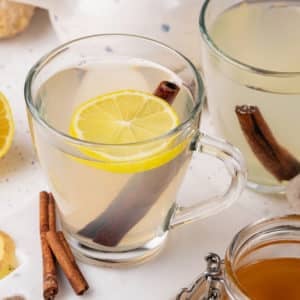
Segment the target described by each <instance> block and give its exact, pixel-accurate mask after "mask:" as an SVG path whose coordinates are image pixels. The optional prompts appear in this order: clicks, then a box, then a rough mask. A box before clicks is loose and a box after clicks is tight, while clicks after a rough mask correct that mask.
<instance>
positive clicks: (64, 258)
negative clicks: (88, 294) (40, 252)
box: [46, 231, 89, 295]
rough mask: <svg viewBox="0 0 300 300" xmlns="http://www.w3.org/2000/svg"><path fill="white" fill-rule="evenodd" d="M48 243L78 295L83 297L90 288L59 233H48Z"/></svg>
mask: <svg viewBox="0 0 300 300" xmlns="http://www.w3.org/2000/svg"><path fill="white" fill-rule="evenodd" d="M46 238H47V242H48V244H49V246H50V248H51V250H52V252H53V253H54V255H55V257H56V259H57V261H58V263H59V265H60V267H61V268H62V270H63V272H64V274H65V275H66V277H67V279H68V281H69V282H70V284H71V286H72V288H73V290H74V291H75V293H76V294H77V295H82V294H83V293H84V292H85V291H87V289H88V288H89V287H88V285H87V283H86V280H85V279H84V277H83V276H82V273H81V272H80V271H79V268H78V265H77V264H76V261H75V260H72V259H70V257H69V255H70V253H67V251H66V250H65V247H64V245H63V244H62V242H61V240H60V238H59V236H58V234H57V232H55V231H48V232H47V233H46Z"/></svg>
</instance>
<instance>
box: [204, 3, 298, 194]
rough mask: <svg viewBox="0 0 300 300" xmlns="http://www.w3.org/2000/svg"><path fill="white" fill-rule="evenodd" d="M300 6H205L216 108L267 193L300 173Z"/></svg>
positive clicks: (210, 94)
mask: <svg viewBox="0 0 300 300" xmlns="http://www.w3.org/2000/svg"><path fill="white" fill-rule="evenodd" d="M299 12H300V10H299V2H298V1H278V0H271V1H264V0H261V1H248V0H245V1H241V0H223V1H222V0H221V1H220V0H206V1H205V3H204V5H203V7H202V11H201V16H200V31H201V34H202V44H203V47H202V68H203V73H204V77H205V84H206V93H207V99H208V107H209V111H210V113H211V115H212V118H213V121H214V125H215V126H216V128H217V130H218V131H219V133H220V134H221V136H224V138H225V139H226V140H228V141H229V142H231V143H233V144H234V145H236V146H237V147H239V149H240V150H241V152H242V153H243V155H244V157H245V160H246V164H247V167H248V175H249V176H248V178H249V184H248V185H249V187H251V188H253V189H255V190H257V191H260V192H266V193H273V192H274V193H278V192H284V191H285V186H286V183H287V182H288V181H289V180H290V179H292V178H294V177H295V176H296V175H298V173H300V163H299V162H298V159H299V157H300V140H299V139H295V136H297V134H298V133H297V129H296V128H297V126H295V124H297V123H298V120H299V116H298V111H299V101H298V100H299V95H300V88H299V87H300V65H299V63H298V61H299V60H298V57H299V55H298V54H299V47H298V41H299V39H300V36H299V34H298V33H299V31H298V30H296V28H298V27H299V26H297V25H296V23H297V22H299V25H300V13H299ZM281 20H283V21H281ZM296 36H297V37H296ZM266 37H268V38H266ZM216 86H217V88H216ZM250 118H253V119H250ZM299 160H300V159H299Z"/></svg>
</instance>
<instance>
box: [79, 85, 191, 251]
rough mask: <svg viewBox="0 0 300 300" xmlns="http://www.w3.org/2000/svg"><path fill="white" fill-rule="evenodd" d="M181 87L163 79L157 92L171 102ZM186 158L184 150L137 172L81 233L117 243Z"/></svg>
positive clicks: (143, 214) (101, 242)
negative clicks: (153, 167)
mask: <svg viewBox="0 0 300 300" xmlns="http://www.w3.org/2000/svg"><path fill="white" fill-rule="evenodd" d="M179 90H180V88H179V87H178V86H177V85H176V84H175V83H172V82H167V81H163V82H161V83H160V84H159V86H158V87H157V89H156V90H155V92H154V95H155V96H158V97H160V98H162V99H164V100H165V101H167V102H168V103H170V104H171V103H172V102H173V100H174V99H175V97H176V95H177V94H178V92H179ZM184 160H185V157H184V154H183V153H182V154H179V156H177V157H176V158H175V159H173V160H171V161H170V162H168V163H166V164H165V165H163V166H161V167H159V168H157V169H153V170H149V171H146V172H143V173H138V174H136V175H134V176H133V177H132V178H131V179H130V180H129V182H128V183H127V184H126V185H125V187H124V188H123V189H122V190H121V191H120V192H119V194H118V195H117V196H116V198H115V199H114V200H113V201H112V202H111V204H110V205H109V206H108V208H107V209H106V210H105V211H104V212H103V213H102V214H101V215H99V216H98V217H97V218H96V219H95V220H94V221H92V222H90V223H89V224H87V225H86V226H85V227H84V228H83V229H82V230H80V231H79V234H80V235H83V236H85V237H88V238H91V239H92V240H93V241H94V242H96V243H98V244H101V245H104V246H107V247H114V246H116V245H118V243H119V242H120V241H121V240H122V239H123V237H124V236H125V235H126V234H127V233H128V232H129V231H130V229H131V228H132V227H133V226H135V225H136V224H137V223H138V222H139V221H140V220H141V219H142V218H143V217H144V216H145V215H146V214H147V212H148V211H149V210H150V209H151V207H152V206H153V205H154V204H155V202H156V201H157V199H158V198H159V197H160V195H161V194H162V193H163V191H164V190H165V189H166V188H167V187H168V185H169V184H170V182H171V181H172V179H173V178H174V177H175V176H176V174H177V171H178V168H179V167H180V166H181V165H182V163H183V162H184Z"/></svg>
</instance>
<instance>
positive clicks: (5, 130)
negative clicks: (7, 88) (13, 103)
mask: <svg viewBox="0 0 300 300" xmlns="http://www.w3.org/2000/svg"><path fill="white" fill-rule="evenodd" d="M13 135H14V122H13V117H12V113H11V109H10V107H9V104H8V101H7V100H6V98H5V96H4V95H3V94H2V93H0V157H2V156H4V155H5V154H6V153H7V151H8V149H9V148H10V146H11V144H12V140H13Z"/></svg>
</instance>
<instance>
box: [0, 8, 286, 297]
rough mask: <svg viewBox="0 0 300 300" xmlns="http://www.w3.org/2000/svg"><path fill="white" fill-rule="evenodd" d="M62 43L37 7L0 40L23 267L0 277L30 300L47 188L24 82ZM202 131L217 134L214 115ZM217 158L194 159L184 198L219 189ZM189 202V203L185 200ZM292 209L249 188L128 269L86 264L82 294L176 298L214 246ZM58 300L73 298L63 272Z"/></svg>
mask: <svg viewBox="0 0 300 300" xmlns="http://www.w3.org/2000/svg"><path fill="white" fill-rule="evenodd" d="M58 44H59V41H58V39H57V38H56V36H55V33H54V31H53V29H52V28H51V25H50V22H49V20H48V16H47V14H46V12H43V11H39V12H38V13H37V14H36V16H35V17H34V19H33V23H32V24H31V26H30V28H29V29H28V30H27V31H26V32H25V33H24V34H22V35H19V36H18V37H16V38H14V39H11V40H5V41H1V42H0V90H1V91H2V92H3V93H4V94H5V95H6V96H7V97H8V99H9V100H10V103H11V106H12V110H13V114H14V119H15V124H16V133H15V138H14V142H13V146H12V148H11V150H10V151H9V153H8V154H7V155H6V156H5V157H4V158H3V159H1V160H0V230H4V231H6V232H8V233H9V234H11V235H12V237H13V238H14V239H15V241H16V243H17V248H18V255H19V258H20V261H21V266H20V267H19V268H18V269H17V270H16V271H15V272H13V273H12V274H11V275H10V276H8V277H7V278H5V279H4V280H1V281H0V299H3V298H5V297H7V296H12V295H16V294H20V295H23V296H25V297H26V299H30V300H38V299H42V297H41V286H42V284H41V278H42V275H41V272H42V270H41V256H40V245H39V240H38V193H39V191H40V190H42V189H46V188H47V184H46V181H45V179H44V177H43V174H42V172H41V169H40V167H39V164H38V162H37V158H36V155H35V153H34V149H33V146H32V143H31V137H30V132H29V129H28V124H27V118H26V109H25V102H24V97H23V85H24V80H25V77H26V73H27V72H28V70H29V68H30V67H31V66H32V64H33V63H34V62H35V61H36V60H37V59H38V58H40V56H42V55H43V54H45V53H46V52H47V51H48V50H50V49H51V48H53V47H55V46H57V45H58ZM202 125H203V126H202V127H203V128H202V129H203V130H205V131H208V132H213V130H212V126H211V124H210V120H209V116H206V117H205V118H204V122H203V124H202ZM220 168H221V166H220V165H218V164H216V163H215V162H213V161H211V160H209V159H206V158H203V157H195V158H194V161H193V164H192V166H191V167H190V169H189V172H188V175H187V178H186V180H185V182H184V185H183V187H182V189H181V191H180V194H179V196H178V200H179V201H180V202H185V201H187V200H188V201H191V202H192V201H193V200H195V199H197V198H198V199H199V197H205V196H207V195H208V194H216V193H218V191H219V190H220V189H222V185H223V183H224V182H225V181H226V174H224V172H222V171H220ZM188 201H187V202H188ZM288 212H290V209H289V206H288V204H287V202H286V200H285V199H284V198H283V197H280V196H273V197H271V196H265V195H259V194H256V193H253V192H251V191H249V190H245V191H244V193H243V194H242V196H241V197H240V199H239V200H238V201H237V202H236V203H235V204H234V205H233V206H232V207H230V208H229V209H227V210H226V211H224V212H222V213H221V214H219V215H217V216H213V217H210V218H207V219H205V220H202V221H199V222H196V223H193V224H190V225H186V226H184V227H179V228H177V229H175V230H174V231H173V232H171V234H170V238H169V241H168V243H167V245H166V247H165V249H164V251H163V252H162V253H161V255H160V256H159V257H157V258H156V259H154V260H152V261H150V262H148V263H147V264H144V265H141V266H138V267H134V268H131V269H122V270H116V269H105V268H96V267H92V266H86V265H81V267H82V270H83V272H84V273H85V274H86V277H87V280H88V281H89V283H90V287H91V289H90V291H89V292H88V293H87V294H86V295H85V296H84V297H82V299H95V300H96V299H97V300H98V299H109V300H120V299H131V300H134V299H136V300H138V299H143V300H153V299H155V300H169V299H170V300H171V299H174V297H175V295H176V293H177V292H178V291H179V290H180V289H181V288H182V287H184V286H185V285H188V284H189V283H190V282H191V281H192V280H194V279H195V278H196V277H197V276H198V275H199V273H200V272H201V271H203V269H204V266H205V263H204V259H203V258H204V256H205V255H206V254H207V253H208V252H209V251H214V252H217V253H219V254H220V255H224V251H225V249H226V247H227V246H228V245H229V243H230V241H231V239H232V237H233V235H234V234H235V233H236V232H237V231H238V230H239V229H241V228H242V227H243V226H245V225H246V224H248V223H249V222H252V221H254V220H257V219H258V218H261V217H269V216H273V215H278V214H285V213H288ZM61 279H62V286H61V289H60V293H59V295H58V297H57V299H58V300H60V299H64V300H68V299H75V298H76V297H75V296H74V294H73V292H72V290H71V288H70V287H69V285H68V283H67V282H66V281H65V279H64V278H63V276H61Z"/></svg>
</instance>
